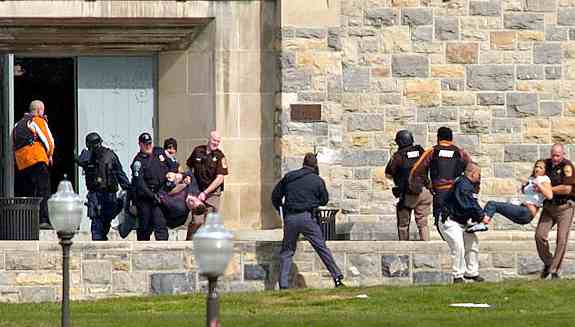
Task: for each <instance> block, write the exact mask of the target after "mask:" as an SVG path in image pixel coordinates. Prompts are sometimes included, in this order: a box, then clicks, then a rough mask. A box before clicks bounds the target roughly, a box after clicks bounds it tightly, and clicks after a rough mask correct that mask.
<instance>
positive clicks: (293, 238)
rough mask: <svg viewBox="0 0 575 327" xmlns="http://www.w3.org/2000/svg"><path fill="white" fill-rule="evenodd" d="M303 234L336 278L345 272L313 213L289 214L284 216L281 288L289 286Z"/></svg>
mask: <svg viewBox="0 0 575 327" xmlns="http://www.w3.org/2000/svg"><path fill="white" fill-rule="evenodd" d="M300 233H301V234H303V235H304V236H305V238H306V239H307V240H308V241H309V242H310V243H311V246H312V247H313V249H314V250H315V252H316V253H317V254H318V255H319V258H320V259H321V261H322V262H323V264H324V265H325V266H326V268H327V270H328V271H329V273H330V274H331V277H332V278H333V279H334V280H335V279H337V278H339V277H342V276H343V274H342V273H341V271H340V270H339V267H338V266H337V264H336V263H335V260H334V258H333V255H332V254H331V251H330V250H329V249H328V248H327V246H326V244H325V240H324V239H323V235H322V234H321V229H320V227H319V225H318V223H317V222H316V221H315V219H313V217H312V215H311V213H309V212H302V213H297V214H287V215H286V216H285V217H284V238H283V243H282V249H281V251H280V255H279V256H280V276H279V284H280V287H281V288H287V287H288V286H289V275H290V272H291V265H292V261H293V256H294V254H295V250H296V248H297V241H298V237H299V234H300Z"/></svg>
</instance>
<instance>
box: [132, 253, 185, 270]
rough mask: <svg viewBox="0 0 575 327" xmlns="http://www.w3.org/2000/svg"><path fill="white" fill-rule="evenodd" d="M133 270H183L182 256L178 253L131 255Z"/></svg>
mask: <svg viewBox="0 0 575 327" xmlns="http://www.w3.org/2000/svg"><path fill="white" fill-rule="evenodd" d="M132 267H133V270H175V269H183V268H184V259H183V255H182V254H181V253H178V252H168V253H160V252H145V253H134V254H133V255H132Z"/></svg>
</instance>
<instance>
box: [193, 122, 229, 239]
mask: <svg viewBox="0 0 575 327" xmlns="http://www.w3.org/2000/svg"><path fill="white" fill-rule="evenodd" d="M221 140H222V138H221V136H220V134H219V133H218V132H217V131H211V132H210V137H209V139H208V144H206V145H199V146H197V147H195V148H194V150H193V151H192V154H191V155H190V157H189V158H188V160H187V161H186V165H187V166H188V168H189V169H190V171H192V172H193V175H194V177H195V178H196V180H197V181H198V186H199V188H200V190H201V192H200V193H199V194H198V199H199V200H200V201H202V202H204V204H205V205H206V207H207V208H208V210H206V211H205V213H204V214H201V215H197V214H193V215H192V222H191V223H190V224H189V225H188V234H187V236H186V239H187V240H191V239H192V237H193V235H194V233H195V232H196V231H197V230H198V228H200V226H202V224H203V223H204V221H205V218H206V215H207V214H208V213H209V212H218V210H219V207H220V197H221V195H222V193H223V191H224V176H225V175H227V174H228V164H227V160H226V156H225V155H224V153H223V152H222V150H220V148H219V147H220V143H221Z"/></svg>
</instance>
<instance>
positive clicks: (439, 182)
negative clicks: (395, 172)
mask: <svg viewBox="0 0 575 327" xmlns="http://www.w3.org/2000/svg"><path fill="white" fill-rule="evenodd" d="M469 162H471V157H470V156H469V155H468V154H467V152H465V151H464V150H463V149H461V148H459V147H457V146H455V145H454V144H453V132H452V131H451V129H450V128H449V127H440V128H439V129H438V130H437V144H436V145H434V146H433V147H432V148H431V149H428V150H426V151H425V152H424V153H423V154H422V155H421V157H420V158H419V160H418V161H417V162H416V163H415V165H413V168H412V169H411V173H410V175H409V189H410V190H411V191H412V192H414V193H419V192H421V191H422V189H423V187H424V186H425V184H426V181H427V178H428V175H429V178H430V179H431V189H430V191H431V193H432V194H433V217H434V218H435V226H437V224H438V222H439V219H440V214H441V210H442V209H443V207H444V202H445V199H446V198H447V196H448V195H449V193H450V192H449V191H450V190H451V189H452V188H453V184H454V182H455V179H457V178H458V177H459V176H461V175H462V174H463V172H464V171H465V167H466V166H467V164H468V163H469Z"/></svg>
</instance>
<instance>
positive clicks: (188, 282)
mask: <svg viewBox="0 0 575 327" xmlns="http://www.w3.org/2000/svg"><path fill="white" fill-rule="evenodd" d="M195 282H196V277H195V274H193V273H157V274H152V275H150V287H151V291H152V294H158V295H173V294H186V293H191V292H193V291H194V290H195V289H196V283H195Z"/></svg>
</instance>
